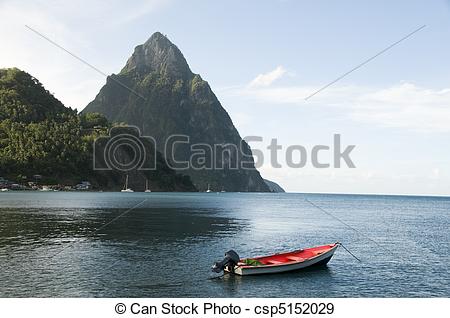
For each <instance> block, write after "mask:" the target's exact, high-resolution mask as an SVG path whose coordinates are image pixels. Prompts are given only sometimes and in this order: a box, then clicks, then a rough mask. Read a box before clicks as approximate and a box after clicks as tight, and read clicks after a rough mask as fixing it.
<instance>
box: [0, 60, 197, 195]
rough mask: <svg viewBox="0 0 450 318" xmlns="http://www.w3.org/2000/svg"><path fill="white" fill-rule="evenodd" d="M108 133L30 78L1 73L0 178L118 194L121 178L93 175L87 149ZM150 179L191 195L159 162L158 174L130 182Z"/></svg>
mask: <svg viewBox="0 0 450 318" xmlns="http://www.w3.org/2000/svg"><path fill="white" fill-rule="evenodd" d="M110 127H111V125H110V123H109V122H108V120H107V119H106V118H105V117H104V116H103V115H101V114H99V113H86V114H82V115H79V114H77V112H76V111H75V110H72V109H70V108H67V107H65V106H64V105H63V104H62V103H61V102H60V101H59V100H58V99H56V98H55V97H54V96H53V95H51V94H50V93H49V92H48V91H47V90H45V88H44V87H43V86H42V84H41V83H40V82H39V81H38V80H37V79H36V78H34V77H32V76H31V75H30V74H28V73H26V72H24V71H21V70H19V69H17V68H12V69H0V176H2V177H7V178H8V179H11V180H18V179H21V180H22V181H23V180H25V181H26V180H27V179H28V180H32V176H33V175H36V174H39V175H42V176H43V179H42V182H43V183H46V182H47V183H58V184H67V185H74V184H77V183H78V182H80V181H82V180H89V181H91V183H92V184H93V185H94V187H97V188H105V189H118V188H120V187H121V186H122V182H123V175H122V174H120V173H118V172H114V171H107V172H98V171H94V170H93V155H92V154H93V149H92V145H93V143H94V140H95V139H96V138H98V137H100V136H107V135H108V129H109V128H110ZM19 176H20V178H19ZM150 177H153V179H152V180H151V181H152V182H153V183H152V185H153V186H154V187H155V188H157V189H160V190H181V189H184V190H195V187H193V185H192V183H191V182H190V180H189V178H187V179H186V178H185V177H183V176H179V175H177V174H175V172H173V171H172V170H170V169H169V168H168V167H167V166H165V165H164V161H162V160H161V161H160V163H159V165H158V170H157V171H153V172H152V173H151V175H150V174H149V175H148V176H142V175H136V178H135V179H142V180H143V181H142V180H141V181H142V182H145V178H150ZM155 183H156V186H155ZM178 184H179V185H180V186H179V187H178Z"/></svg>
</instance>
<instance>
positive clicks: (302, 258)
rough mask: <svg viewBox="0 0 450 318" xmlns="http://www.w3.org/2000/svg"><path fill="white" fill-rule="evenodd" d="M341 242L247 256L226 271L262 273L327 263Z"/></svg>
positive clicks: (241, 273)
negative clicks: (286, 251)
mask: <svg viewBox="0 0 450 318" xmlns="http://www.w3.org/2000/svg"><path fill="white" fill-rule="evenodd" d="M339 245H340V243H334V244H329V245H323V246H317V247H312V248H306V249H301V250H296V251H293V252H288V253H280V254H275V255H270V256H261V257H254V258H245V259H241V260H239V262H238V263H237V264H236V265H234V266H232V267H229V266H228V267H226V268H225V271H227V272H232V273H234V274H237V275H242V276H246V275H260V274H274V273H282V272H289V271H295V270H299V269H303V268H307V267H311V266H317V265H325V264H327V263H328V262H329V261H330V259H331V257H332V256H333V254H334V252H335V251H336V249H337V248H338V246H339Z"/></svg>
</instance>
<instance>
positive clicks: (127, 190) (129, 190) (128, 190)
mask: <svg viewBox="0 0 450 318" xmlns="http://www.w3.org/2000/svg"><path fill="white" fill-rule="evenodd" d="M120 192H129V193H131V192H134V191H133V190H131V189H126V190H121V191H120Z"/></svg>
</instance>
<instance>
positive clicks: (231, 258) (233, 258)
mask: <svg viewBox="0 0 450 318" xmlns="http://www.w3.org/2000/svg"><path fill="white" fill-rule="evenodd" d="M239 260H240V258H239V255H238V254H237V253H236V252H235V251H233V250H229V251H228V252H226V253H225V258H224V259H223V260H222V261H221V262H215V263H214V265H213V266H212V271H213V272H216V273H220V272H222V271H223V270H225V268H226V269H228V271H229V272H232V273H233V272H234V266H236V265H237V263H239Z"/></svg>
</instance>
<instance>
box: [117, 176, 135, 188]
mask: <svg viewBox="0 0 450 318" xmlns="http://www.w3.org/2000/svg"><path fill="white" fill-rule="evenodd" d="M120 192H134V191H133V190H131V189H130V188H128V175H127V177H126V179H125V185H124V187H123V189H122V190H120Z"/></svg>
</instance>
